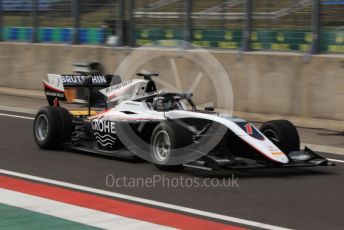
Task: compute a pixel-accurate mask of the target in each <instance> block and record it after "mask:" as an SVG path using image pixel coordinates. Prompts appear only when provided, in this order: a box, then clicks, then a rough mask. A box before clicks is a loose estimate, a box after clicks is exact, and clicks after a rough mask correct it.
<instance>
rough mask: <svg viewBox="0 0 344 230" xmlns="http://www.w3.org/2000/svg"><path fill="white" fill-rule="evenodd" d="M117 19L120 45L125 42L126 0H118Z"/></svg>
mask: <svg viewBox="0 0 344 230" xmlns="http://www.w3.org/2000/svg"><path fill="white" fill-rule="evenodd" d="M117 5H118V7H116V8H117V15H116V16H117V17H116V18H117V20H116V34H117V36H118V46H122V45H123V43H124V19H125V6H124V0H117Z"/></svg>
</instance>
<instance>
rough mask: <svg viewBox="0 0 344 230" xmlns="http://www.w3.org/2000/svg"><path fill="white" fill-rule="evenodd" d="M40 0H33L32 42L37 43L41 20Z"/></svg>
mask: <svg viewBox="0 0 344 230" xmlns="http://www.w3.org/2000/svg"><path fill="white" fill-rule="evenodd" d="M38 10H39V9H38V0H32V36H31V42H32V43H37V42H38V36H37V34H38V27H39V19H38Z"/></svg>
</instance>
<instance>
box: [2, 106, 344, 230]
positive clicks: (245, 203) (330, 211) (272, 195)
mask: <svg viewBox="0 0 344 230" xmlns="http://www.w3.org/2000/svg"><path fill="white" fill-rule="evenodd" d="M4 113H5V112H4ZM6 113H8V112H6ZM31 116H32V115H31ZM0 124H1V129H0V137H1V138H0V169H5V170H11V171H15V172H20V173H25V174H30V175H34V176H39V177H44V178H49V179H53V180H59V181H63V182H69V183H73V184H77V185H83V186H88V187H92V188H97V189H102V190H107V191H111V192H117V193H122V194H126V195H132V196H136V197H140V198H146V199H151V200H155V201H160V202H165V203H169V204H175V205H180V206H184V207H190V208H194V209H199V210H204V211H208V212H213V213H217V214H223V215H228V216H232V217H238V218H243V219H248V220H252V221H257V222H262V223H266V224H271V225H276V226H280V227H285V228H292V229H312V230H314V229H343V226H344V218H343V213H344V211H343V210H344V184H343V181H344V163H341V162H338V163H337V166H336V167H317V168H303V169H301V168H297V169H296V168H294V169H262V170H246V171H227V172H207V171H201V170H196V169H186V170H185V171H183V172H180V173H167V172H161V171H158V170H157V169H156V168H155V167H154V166H153V165H151V164H149V163H145V162H139V163H133V162H128V161H124V160H119V159H113V158H108V157H100V156H94V155H87V154H80V153H73V152H64V151H45V150H41V149H39V148H38V147H37V146H36V145H35V143H34V140H33V137H32V124H33V121H32V120H28V119H21V118H15V117H5V116H0ZM323 155H324V156H326V157H329V158H333V159H338V160H344V156H341V155H332V154H325V153H324V154H323ZM108 175H110V176H111V177H112V176H114V177H116V178H122V177H124V176H126V177H127V178H148V177H150V178H152V177H153V176H165V178H169V179H172V178H180V177H182V178H183V179H184V180H186V178H191V179H193V180H195V179H196V180H198V181H200V182H204V180H206V179H207V178H218V179H222V178H232V177H233V176H234V177H235V178H238V179H237V183H238V185H239V187H235V186H234V187H224V186H222V187H221V186H216V187H198V186H195V187H185V186H184V187H182V186H177V187H173V186H167V185H166V184H165V185H164V186H163V184H162V183H157V184H156V185H155V186H152V187H142V186H138V187H134V188H129V187H128V186H127V187H124V186H123V184H122V185H121V186H108V185H107V183H106V178H107V176H108ZM108 178H109V176H108ZM239 226H240V225H239ZM249 228H250V227H249Z"/></svg>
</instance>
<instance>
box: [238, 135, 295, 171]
mask: <svg viewBox="0 0 344 230" xmlns="http://www.w3.org/2000/svg"><path fill="white" fill-rule="evenodd" d="M241 138H242V139H244V140H245V141H246V142H247V143H248V144H249V145H251V146H252V147H253V148H255V149H256V150H257V151H258V152H259V153H260V154H262V155H263V156H265V157H266V158H268V159H270V160H272V161H275V162H279V163H282V164H287V163H289V159H288V157H287V156H286V155H285V154H284V153H283V152H282V151H281V150H280V149H279V148H278V147H277V146H276V145H274V144H273V143H272V142H271V141H270V140H269V139H267V138H264V140H258V139H255V138H253V137H251V136H249V135H247V136H241Z"/></svg>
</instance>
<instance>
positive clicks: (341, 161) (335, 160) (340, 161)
mask: <svg viewBox="0 0 344 230" xmlns="http://www.w3.org/2000/svg"><path fill="white" fill-rule="evenodd" d="M327 160H329V161H334V162H339V163H344V161H343V160H337V159H331V158H327Z"/></svg>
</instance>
